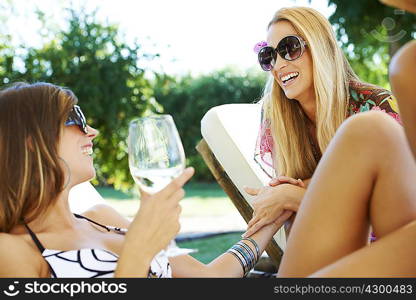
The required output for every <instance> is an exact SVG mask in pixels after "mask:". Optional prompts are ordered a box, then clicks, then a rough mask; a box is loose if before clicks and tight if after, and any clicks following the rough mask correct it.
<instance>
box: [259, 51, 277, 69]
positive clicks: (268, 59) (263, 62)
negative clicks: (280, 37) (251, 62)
mask: <svg viewBox="0 0 416 300" xmlns="http://www.w3.org/2000/svg"><path fill="white" fill-rule="evenodd" d="M258 58H259V63H260V66H261V68H262V69H263V70H264V71H270V70H271V69H273V65H274V63H275V59H276V53H275V51H274V49H273V48H272V47H263V48H261V49H260V51H259V54H258Z"/></svg>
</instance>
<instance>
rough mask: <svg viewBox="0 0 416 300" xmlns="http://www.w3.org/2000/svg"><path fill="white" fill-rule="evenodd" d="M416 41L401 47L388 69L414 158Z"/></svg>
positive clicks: (415, 135) (415, 153) (415, 141)
mask: <svg viewBox="0 0 416 300" xmlns="http://www.w3.org/2000/svg"><path fill="white" fill-rule="evenodd" d="M415 53H416V41H412V42H409V43H407V44H406V45H405V46H403V47H402V48H401V49H400V50H399V51H397V53H396V54H395V55H394V57H393V59H392V61H391V63H390V67H389V74H390V83H391V87H392V91H393V93H394V95H396V97H397V101H398V102H399V107H400V117H401V119H402V121H403V124H404V126H405V130H406V135H407V138H408V140H409V144H410V146H411V148H412V151H413V155H415V156H416V126H415V120H416V99H415V95H416V84H415V78H416V55H415Z"/></svg>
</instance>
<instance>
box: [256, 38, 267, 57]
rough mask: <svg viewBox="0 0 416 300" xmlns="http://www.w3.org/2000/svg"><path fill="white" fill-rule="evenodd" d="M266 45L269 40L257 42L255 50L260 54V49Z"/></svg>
mask: <svg viewBox="0 0 416 300" xmlns="http://www.w3.org/2000/svg"><path fill="white" fill-rule="evenodd" d="M266 46H267V42H265V41H261V42H258V43H257V44H255V45H254V49H253V50H254V52H255V53H256V54H259V52H260V49H261V48H263V47H266Z"/></svg>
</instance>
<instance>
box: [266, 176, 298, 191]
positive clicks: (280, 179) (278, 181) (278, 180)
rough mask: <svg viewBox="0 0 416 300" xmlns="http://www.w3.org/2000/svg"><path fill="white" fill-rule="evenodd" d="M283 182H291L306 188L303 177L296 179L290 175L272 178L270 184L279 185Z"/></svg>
mask: <svg viewBox="0 0 416 300" xmlns="http://www.w3.org/2000/svg"><path fill="white" fill-rule="evenodd" d="M282 183H290V184H293V185H297V186H299V187H303V188H306V185H305V183H304V182H303V181H302V179H295V178H292V177H288V176H278V177H277V178H273V179H272V180H270V182H269V185H270V186H277V185H279V184H282Z"/></svg>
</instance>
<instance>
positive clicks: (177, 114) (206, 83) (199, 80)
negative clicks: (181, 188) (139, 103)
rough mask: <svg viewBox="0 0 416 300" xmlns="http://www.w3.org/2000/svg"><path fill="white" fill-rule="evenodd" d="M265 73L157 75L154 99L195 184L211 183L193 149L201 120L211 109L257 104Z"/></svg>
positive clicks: (232, 71)
mask: <svg viewBox="0 0 416 300" xmlns="http://www.w3.org/2000/svg"><path fill="white" fill-rule="evenodd" d="M265 81H266V78H265V73H264V72H262V73H256V72H250V71H249V72H243V73H239V72H237V71H235V70H231V69H223V70H220V71H214V72H212V73H210V74H205V75H200V76H198V77H195V78H193V77H192V76H190V75H188V76H183V77H181V78H174V77H170V76H167V75H158V76H157V79H156V82H155V93H154V95H155V98H156V100H157V102H158V103H160V104H161V105H162V106H163V108H164V112H165V113H168V114H171V115H172V117H173V118H174V120H175V124H176V126H177V127H178V131H179V134H180V135H181V139H182V141H183V144H184V148H185V153H186V156H187V159H188V164H190V165H192V166H194V167H195V168H196V170H197V172H196V174H195V176H194V180H199V181H201V180H205V181H208V180H212V179H213V178H212V175H211V173H210V171H209V170H208V168H207V167H206V165H205V163H204V162H203V160H202V158H201V157H200V155H199V154H198V153H197V151H196V149H195V146H196V145H197V144H198V142H199V141H200V139H201V138H202V137H201V119H202V117H203V116H204V114H205V113H206V112H207V111H208V110H209V109H210V108H211V107H214V106H218V105H221V104H227V103H252V102H256V100H259V98H260V96H261V93H262V89H263V86H264V83H265Z"/></svg>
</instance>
